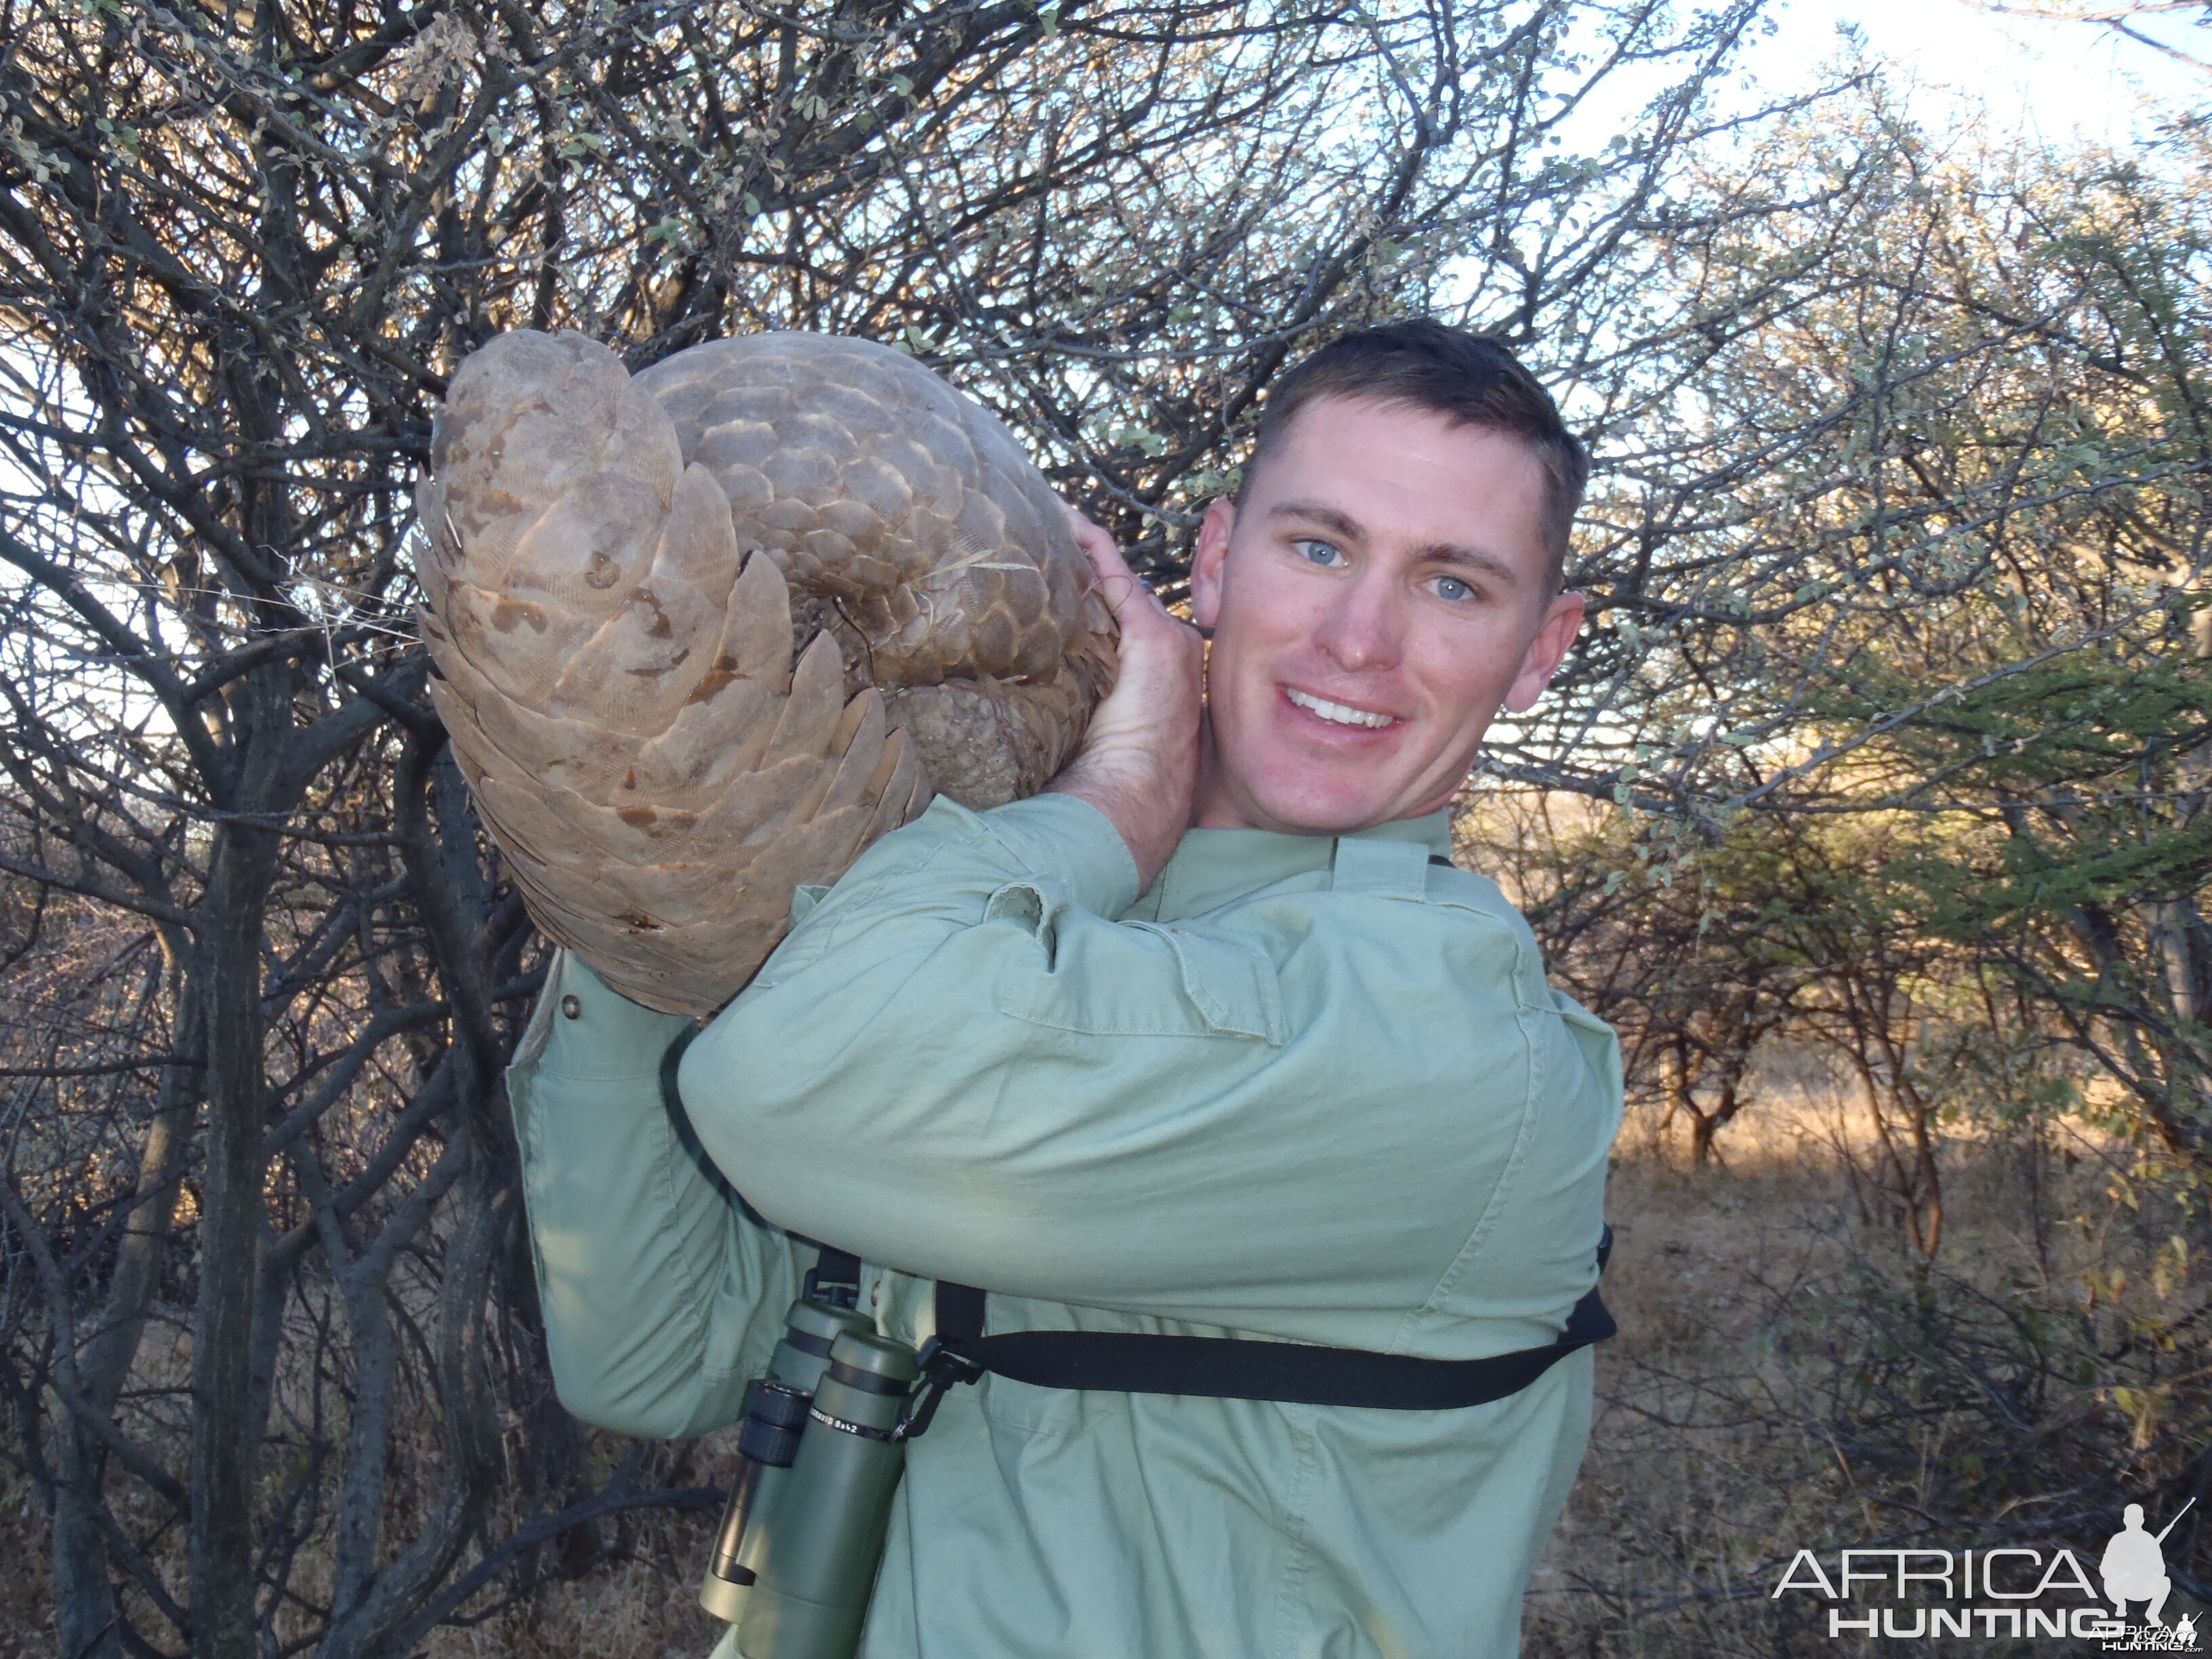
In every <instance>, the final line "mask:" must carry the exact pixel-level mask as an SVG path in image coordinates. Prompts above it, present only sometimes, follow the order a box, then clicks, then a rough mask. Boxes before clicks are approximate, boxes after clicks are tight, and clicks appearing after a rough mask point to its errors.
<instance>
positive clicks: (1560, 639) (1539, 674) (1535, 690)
mask: <svg viewBox="0 0 2212 1659" xmlns="http://www.w3.org/2000/svg"><path fill="white" fill-rule="evenodd" d="M1582 626H1583V596H1582V595H1581V594H1579V593H1562V594H1560V595H1559V598H1557V599H1553V601H1552V603H1551V605H1549V607H1547V609H1546V611H1545V612H1544V620H1543V621H1541V623H1537V624H1536V637H1535V638H1534V639H1533V640H1531V641H1528V651H1527V653H1525V654H1524V655H1523V656H1522V659H1521V671H1520V672H1519V673H1517V674H1516V675H1515V676H1514V677H1513V684H1512V687H1511V689H1510V690H1508V691H1507V692H1506V694H1505V706H1506V708H1510V709H1511V710H1512V711H1513V712H1514V713H1515V714H1520V713H1522V711H1524V710H1526V709H1529V708H1534V707H1535V706H1536V699H1537V698H1539V697H1541V696H1543V695H1544V688H1545V686H1547V684H1550V683H1551V678H1552V676H1553V675H1554V674H1556V673H1557V672H1559V664H1560V663H1561V661H1563V660H1564V659H1565V657H1566V654H1567V647H1569V646H1571V645H1572V644H1573V643H1574V642H1575V635H1577V634H1578V633H1580V632H1581V631H1582Z"/></svg>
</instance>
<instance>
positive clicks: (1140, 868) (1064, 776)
mask: <svg viewBox="0 0 2212 1659" xmlns="http://www.w3.org/2000/svg"><path fill="white" fill-rule="evenodd" d="M1045 789H1046V792H1047V793H1050V794H1058V795H1073V797H1074V798H1075V799H1078V800H1079V801H1082V802H1084V803H1085V804H1086V805H1090V806H1091V807H1093V808H1095V809H1096V810H1097V811H1098V812H1099V813H1100V814H1101V815H1103V817H1105V819H1106V821H1107V822H1108V823H1111V824H1112V825H1113V826H1114V828H1115V830H1116V831H1117V832H1118V833H1119V834H1120V836H1121V842H1122V845H1123V846H1125V847H1126V848H1128V851H1129V857H1130V860H1131V861H1132V862H1133V864H1134V865H1135V866H1136V871H1137V890H1138V891H1139V892H1142V891H1143V890H1145V889H1146V888H1147V887H1150V886H1151V885H1152V878H1153V877H1155V876H1157V875H1158V874H1159V872H1160V871H1161V870H1162V869H1163V868H1164V867H1165V866H1166V864H1167V861H1168V860H1169V859H1170V858H1171V857H1173V856H1174V854H1175V849H1176V843H1177V842H1180V841H1182V832H1183V830H1184V829H1187V828H1188V825H1189V816H1190V813H1189V807H1188V803H1187V802H1186V803H1184V804H1183V805H1182V810H1181V811H1176V810H1175V806H1176V802H1175V800H1174V796H1175V794H1176V791H1175V788H1174V786H1173V785H1172V784H1171V782H1170V781H1169V780H1167V779H1165V778H1163V777H1161V776H1159V775H1158V769H1156V768H1147V767H1141V766H1116V765H1114V764H1113V763H1111V762H1110V761H1105V760H1102V759H1099V758H1097V757H1090V756H1085V757H1082V758H1081V759H1079V760H1078V761H1077V762H1076V763H1074V764H1073V765H1072V766H1070V767H1069V768H1067V769H1066V770H1065V771H1064V772H1062V773H1061V774H1060V775H1059V776H1058V777H1056V778H1054V780H1053V781H1051V782H1050V783H1048V784H1047V785H1046V786H1045Z"/></svg>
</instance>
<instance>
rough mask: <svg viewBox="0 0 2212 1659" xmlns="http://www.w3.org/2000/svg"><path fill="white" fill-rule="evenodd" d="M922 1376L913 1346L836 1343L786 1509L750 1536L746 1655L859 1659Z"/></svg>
mask: <svg viewBox="0 0 2212 1659" xmlns="http://www.w3.org/2000/svg"><path fill="white" fill-rule="evenodd" d="M919 1375H920V1372H919V1370H918V1368H917V1367H916V1365H915V1356H914V1352H913V1350H911V1349H910V1348H908V1347H907V1346H906V1345H905V1344H903V1343H901V1342H895V1341H892V1340H890V1338H888V1337H881V1336H877V1335H875V1334H872V1333H868V1332H861V1331H848V1332H846V1333H845V1334H842V1335H841V1336H839V1337H838V1338H837V1340H836V1346H835V1347H834V1348H833V1349H832V1351H831V1352H830V1357H829V1369H828V1370H827V1371H826V1373H825V1374H824V1375H823V1378H822V1380H821V1382H820V1383H819V1384H818V1385H817V1387H816V1389H815V1390H814V1399H813V1403H812V1405H811V1408H810V1410H809V1412H808V1413H807V1424H806V1431H805V1434H803V1435H801V1436H800V1437H799V1455H798V1456H797V1457H796V1458H795V1459H793V1462H792V1465H791V1468H790V1469H789V1470H788V1471H787V1472H786V1473H785V1474H784V1475H783V1477H782V1479H781V1480H780V1481H779V1482H778V1487H779V1490H778V1491H777V1492H776V1494H775V1505H774V1507H773V1509H769V1508H768V1507H766V1506H764V1505H763V1506H759V1507H757V1508H756V1510H755V1519H754V1521H753V1522H752V1524H751V1526H750V1527H749V1528H747V1529H746V1535H745V1540H744V1552H743V1553H744V1560H745V1564H746V1565H751V1566H753V1567H754V1569H755V1571H756V1572H757V1582H756V1583H754V1585H753V1586H752V1588H751V1589H750V1590H749V1591H747V1592H746V1595H745V1605H744V1618H743V1620H741V1621H740V1623H739V1624H738V1642H737V1647H738V1652H739V1653H740V1654H742V1655H743V1656H744V1659H852V1654H853V1651H854V1649H855V1648H857V1647H858V1646H859V1645H860V1626H861V1623H862V1621H863V1620H865V1619H866V1615H867V1610H868V1595H869V1593H870V1591H871V1590H872V1589H873V1588H874V1586H875V1579H876V1568H877V1565H878V1563H879V1562H880V1561H881V1559H882V1558H883V1552H884V1531H885V1529H886V1528H888V1527H889V1526H890V1512H891V1498H892V1494H893V1493H894V1492H896V1489H897V1486H898V1480H899V1474H900V1472H901V1470H902V1468H904V1467H905V1461H906V1447H905V1445H904V1444H903V1443H902V1442H899V1441H896V1440H893V1439H892V1438H891V1430H892V1428H893V1427H894V1426H895V1425H896V1424H897V1422H898V1419H899V1412H900V1409H901V1407H902V1406H903V1405H904V1404H905V1403H906V1400H907V1396H908V1394H909V1393H910V1392H911V1391H912V1389H913V1387H914V1384H915V1379H916V1377H917V1376H919ZM756 1546H757V1548H756Z"/></svg>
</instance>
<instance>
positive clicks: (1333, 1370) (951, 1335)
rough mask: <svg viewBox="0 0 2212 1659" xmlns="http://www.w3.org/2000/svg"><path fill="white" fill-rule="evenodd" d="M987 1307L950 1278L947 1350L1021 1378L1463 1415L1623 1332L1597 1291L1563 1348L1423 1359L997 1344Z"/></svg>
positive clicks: (1285, 1347) (1137, 1337) (1285, 1346)
mask: <svg viewBox="0 0 2212 1659" xmlns="http://www.w3.org/2000/svg"><path fill="white" fill-rule="evenodd" d="M1612 1247H1613V1229H1612V1228H1610V1227H1607V1229H1606V1230H1605V1235H1604V1237H1603V1238H1602V1240H1601V1242H1600V1243H1599V1245H1598V1271H1599V1272H1600V1273H1602V1272H1604V1271H1605V1262H1606V1258H1607V1255H1609V1254H1610V1253H1611V1251H1612ZM983 1300H984V1293H983V1292H982V1291H979V1290H977V1289H975V1287H974V1286H973V1285H947V1284H945V1283H943V1282H941V1281H940V1282H939V1285H938V1286H937V1340H938V1342H939V1346H941V1347H942V1348H943V1349H944V1351H945V1352H947V1353H949V1354H951V1355H954V1356H956V1357H957V1358H960V1359H963V1360H965V1361H967V1362H968V1363H969V1364H971V1365H973V1366H975V1367H978V1368H979V1369H981V1370H987V1371H989V1372H991V1373H992V1374H993V1375H994V1376H1004V1377H1010V1378H1012V1380H1013V1381H1015V1382H1017V1383H1033V1384H1035V1385H1036V1386H1037V1387H1039V1388H1045V1389H1097V1390H1100V1391H1102V1392H1105V1393H1110V1394H1188V1395H1206V1396H1210V1397H1212V1398H1214V1399H1219V1400H1276V1401H1287V1402H1290V1403H1292V1404H1296V1405H1307V1406H1362V1407H1370V1408H1375V1409H1379V1410H1383V1411H1406V1412H1433V1411H1453V1410H1456V1409H1457V1408H1459V1407H1462V1406H1484V1405H1487V1404H1489V1403H1490V1402H1491V1401H1494V1400H1503V1399H1504V1398H1505V1397H1506V1396H1507V1395H1514V1394H1518V1393H1520V1391H1521V1390H1522V1389H1525V1388H1527V1387H1528V1385H1529V1384H1530V1383H1534V1381H1535V1380H1536V1379H1537V1378H1538V1377H1540V1376H1542V1375H1543V1374H1544V1373H1545V1372H1546V1371H1547V1370H1550V1369H1551V1368H1552V1367H1553V1365H1554V1364H1558V1363H1559V1361H1560V1360H1562V1359H1564V1358H1566V1357H1567V1355H1569V1354H1571V1353H1572V1352H1575V1350H1576V1349H1577V1348H1586V1347H1589V1346H1590V1345H1591V1344H1593V1343H1596V1342H1602V1341H1604V1340H1606V1339H1607V1337H1609V1336H1612V1335H1613V1334H1614V1333H1615V1332H1616V1330H1617V1329H1618V1327H1616V1326H1615V1325H1614V1324H1613V1316H1612V1315H1611V1314H1609V1313H1607V1311H1606V1307H1605V1304H1604V1303H1603V1302H1601V1300H1599V1298H1598V1293H1597V1288H1596V1286H1595V1285H1593V1286H1591V1287H1590V1290H1589V1294H1587V1295H1586V1296H1584V1297H1583V1299H1582V1300H1581V1301H1579V1302H1577V1303H1576V1304H1575V1305H1574V1309H1573V1310H1572V1311H1571V1313H1569V1314H1568V1316H1567V1326H1566V1329H1565V1330H1564V1331H1562V1332H1561V1333H1560V1334H1559V1339H1558V1340H1556V1341H1553V1342H1547V1343H1546V1344H1545V1345H1544V1346H1542V1347H1541V1348H1522V1349H1520V1350H1518V1351H1517V1352H1513V1353H1502V1354H1495V1355H1492V1357H1491V1358H1486V1359H1423V1358H1417V1357H1416V1356H1414V1355H1412V1354H1397V1353H1376V1352H1373V1351H1371V1350H1369V1349H1364V1348H1324V1347H1316V1346H1311V1345H1310V1344H1307V1343H1303V1342H1255V1341H1245V1340H1242V1339H1241V1338H1235V1337H1218V1336H1159V1335H1153V1334H1147V1333H1143V1332H1121V1331H1004V1332H1000V1333H999V1334H996V1335H994V1336H986V1335H984V1334H983Z"/></svg>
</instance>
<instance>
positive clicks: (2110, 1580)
mask: <svg viewBox="0 0 2212 1659" xmlns="http://www.w3.org/2000/svg"><path fill="white" fill-rule="evenodd" d="M2196 1502H2197V1500H2196V1499H2195V1498H2191V1499H2190V1500H2189V1503H2187V1504H2183V1505H2182V1506H2181V1510H2180V1513H2179V1514H2178V1515H2176V1516H2174V1517H2173V1519H2172V1520H2171V1521H2169V1522H2166V1525H2165V1526H2163V1527H2161V1528H2159V1530H2158V1533H2157V1534H2156V1535H2155V1536H2154V1535H2153V1534H2150V1533H2147V1532H2145V1531H2144V1530H2143V1508H2142V1504H2129V1505H2128V1507H2127V1509H2126V1510H2125V1512H2124V1514H2123V1515H2122V1516H2121V1517H2120V1518H2121V1520H2122V1522H2124V1525H2123V1527H2122V1528H2121V1529H2120V1530H2119V1531H2118V1532H2116V1533H2114V1534H2112V1542H2111V1543H2109V1544H2107V1545H2106V1546H2105V1559H2104V1563H2103V1568H2104V1575H2105V1599H2106V1601H2110V1602H2111V1603H2112V1611H2113V1612H2114V1613H2118V1615H2119V1616H2120V1617H2121V1618H2122V1619H2125V1618H2126V1617H2127V1616H2128V1603H2129V1602H2130V1601H2143V1602H2148V1604H2149V1605H2148V1607H2145V1608H2144V1609H2143V1619H2144V1620H2145V1622H2147V1623H2149V1624H2153V1625H2159V1626H2163V1625H2164V1624H2165V1623H2166V1620H2163V1619H2161V1618H2160V1617H2159V1616H2158V1610H2159V1609H2160V1607H2164V1606H2165V1605H2166V1597H2167V1596H2169V1595H2172V1594H2173V1580H2172V1579H2171V1578H2169V1577H2166V1554H2165V1552H2164V1551H2163V1550H2162V1549H2161V1548H2160V1546H2161V1545H2163V1544H2164V1543H2165V1542H2166V1534H2167V1533H2170V1532H2172V1530H2173V1529H2174V1528H2175V1527H2177V1526H2179V1524H2180V1522H2181V1516H2184V1515H2186V1514H2188V1513H2189V1510H2190V1506H2191V1504H2195V1503H2196ZM2189 1634H2190V1636H2191V1638H2192V1639H2193V1638H2195V1637H2196V1634H2197V1626H2196V1624H2195V1622H2194V1620H2191V1621H2189Z"/></svg>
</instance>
